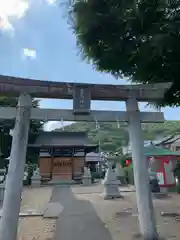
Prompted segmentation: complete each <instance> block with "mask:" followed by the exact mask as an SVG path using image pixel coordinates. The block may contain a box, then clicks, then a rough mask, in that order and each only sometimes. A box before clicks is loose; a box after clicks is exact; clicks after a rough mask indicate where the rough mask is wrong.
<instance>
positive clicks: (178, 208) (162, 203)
mask: <svg viewBox="0 0 180 240" xmlns="http://www.w3.org/2000/svg"><path fill="white" fill-rule="evenodd" d="M91 190H92V192H91V193H89V191H88V193H87V189H84V194H83V189H81V193H80V191H79V189H76V188H73V192H74V193H75V195H76V198H77V199H79V200H87V201H90V202H91V204H92V205H93V207H94V209H95V210H96V212H97V214H98V216H99V217H100V218H101V220H102V221H103V222H104V224H105V226H106V228H108V230H109V232H110V233H111V236H112V238H113V240H119V239H123V240H132V239H140V238H139V226H138V217H137V216H138V215H137V208H136V196H135V193H133V192H131V193H127V192H126V193H122V194H123V195H124V199H119V200H103V199H102V197H101V196H100V195H99V193H97V191H96V189H95V191H94V192H93V189H91ZM153 201H154V209H155V214H156V223H157V230H158V232H159V235H160V236H161V237H163V238H165V239H168V240H177V239H180V233H179V229H180V218H176V217H162V216H161V214H160V213H161V212H175V213H177V212H179V213H180V195H178V194H171V195H170V196H169V198H166V199H159V200H157V199H156V200H153Z"/></svg>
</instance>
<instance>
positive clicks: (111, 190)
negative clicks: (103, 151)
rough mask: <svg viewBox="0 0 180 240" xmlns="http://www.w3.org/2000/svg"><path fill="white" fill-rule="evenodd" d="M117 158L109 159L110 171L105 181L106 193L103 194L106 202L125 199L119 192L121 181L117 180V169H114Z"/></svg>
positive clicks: (110, 157) (111, 157)
mask: <svg viewBox="0 0 180 240" xmlns="http://www.w3.org/2000/svg"><path fill="white" fill-rule="evenodd" d="M116 158H117V157H114V156H108V157H107V163H108V169H107V172H106V175H105V179H104V181H103V185H104V192H103V193H102V194H101V196H103V198H104V199H105V200H106V199H113V198H122V197H123V196H122V195H121V194H120V191H119V181H118V180H117V176H116V172H115V169H113V164H114V163H115V162H116V160H117V159H116Z"/></svg>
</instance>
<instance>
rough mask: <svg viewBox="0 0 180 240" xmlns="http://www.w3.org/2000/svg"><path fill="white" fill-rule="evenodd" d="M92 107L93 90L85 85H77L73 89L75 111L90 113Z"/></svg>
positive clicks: (77, 113)
mask: <svg viewBox="0 0 180 240" xmlns="http://www.w3.org/2000/svg"><path fill="white" fill-rule="evenodd" d="M90 108H91V90H90V88H89V87H86V86H84V85H79V84H78V85H75V86H74V89H73V113H74V114H75V115H79V114H81V115H82V114H89V113H90Z"/></svg>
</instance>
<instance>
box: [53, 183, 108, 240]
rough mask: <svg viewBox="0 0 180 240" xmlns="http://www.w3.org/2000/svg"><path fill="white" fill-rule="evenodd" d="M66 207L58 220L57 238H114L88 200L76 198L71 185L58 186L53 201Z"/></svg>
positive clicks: (67, 239)
mask: <svg viewBox="0 0 180 240" xmlns="http://www.w3.org/2000/svg"><path fill="white" fill-rule="evenodd" d="M58 201H59V202H60V203H61V204H62V205H63V207H64V209H63V212H62V213H61V214H60V216H59V219H58V220H57V222H56V232H55V240H73V239H78V240H85V239H86V240H93V239H98V240H112V237H111V235H110V233H109V231H108V229H107V228H106V227H105V224H104V223H103V222H102V221H101V219H100V218H99V217H98V215H97V214H96V212H95V210H94V208H93V206H92V204H91V203H90V202H89V201H87V200H80V199H76V198H75V196H74V194H73V193H72V189H71V188H70V187H59V188H58V187H57V188H55V189H54V192H53V195H52V202H58Z"/></svg>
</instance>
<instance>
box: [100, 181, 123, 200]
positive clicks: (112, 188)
mask: <svg viewBox="0 0 180 240" xmlns="http://www.w3.org/2000/svg"><path fill="white" fill-rule="evenodd" d="M118 185H119V184H117V183H109V184H105V185H104V192H103V193H101V196H102V197H103V198H104V200H108V199H114V198H123V196H122V195H121V193H120V191H119V188H118Z"/></svg>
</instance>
